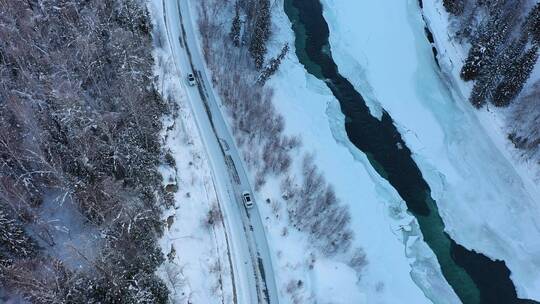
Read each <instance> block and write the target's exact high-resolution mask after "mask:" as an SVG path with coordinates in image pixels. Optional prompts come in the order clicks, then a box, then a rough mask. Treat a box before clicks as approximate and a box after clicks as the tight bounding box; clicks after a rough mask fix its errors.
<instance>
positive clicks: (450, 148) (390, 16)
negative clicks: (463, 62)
mask: <svg viewBox="0 0 540 304" xmlns="http://www.w3.org/2000/svg"><path fill="white" fill-rule="evenodd" d="M322 2H323V6H324V16H325V18H326V20H327V22H328V24H329V27H330V44H331V48H332V54H333V57H334V60H335V61H336V63H337V64H338V67H339V69H340V72H341V73H342V74H343V75H344V76H346V77H347V78H348V79H349V80H351V82H352V83H353V84H354V85H355V87H356V88H357V89H358V90H359V91H361V92H363V93H365V94H366V97H367V99H368V101H369V103H370V105H374V104H375V105H376V104H378V105H379V106H381V107H383V108H384V109H385V110H386V111H388V112H389V114H390V115H391V116H392V118H393V119H394V121H395V124H396V125H397V127H398V128H399V129H400V131H401V133H402V136H403V137H404V139H405V141H406V143H407V145H408V146H409V147H410V148H411V150H412V151H413V152H414V155H413V157H414V158H415V160H416V162H417V163H418V164H419V167H420V169H421V171H422V174H423V175H424V178H425V179H426V180H427V181H428V183H429V185H430V187H431V189H432V192H433V196H434V199H435V200H436V201H437V203H438V206H439V210H440V213H441V216H442V217H443V220H444V222H445V224H446V230H447V232H448V233H449V234H450V235H451V236H452V238H454V239H455V240H456V241H457V242H459V243H460V244H462V245H464V246H465V247H467V248H469V249H474V250H477V251H480V252H482V253H485V254H486V255H487V256H489V257H491V258H493V259H502V260H504V261H505V262H506V264H507V266H508V267H509V268H510V270H511V271H512V275H511V278H512V280H513V281H514V283H515V285H516V287H517V292H518V295H519V296H520V297H526V298H533V299H537V300H538V299H540V293H539V291H540V260H538V257H539V256H540V239H539V238H538V237H537V236H538V234H539V232H540V226H539V222H538V215H540V213H539V207H540V206H539V204H538V202H537V200H538V197H540V196H539V192H538V187H537V185H536V184H535V183H534V180H532V179H531V178H530V176H531V175H529V174H528V173H527V172H526V171H524V170H523V167H522V166H521V165H516V163H515V162H514V161H513V159H512V158H511V157H509V153H508V152H507V150H506V149H505V147H506V145H505V144H502V143H501V142H502V140H501V139H500V136H502V135H501V134H497V132H494V131H493V130H494V129H496V128H495V127H494V126H493V121H492V120H488V119H486V118H485V117H484V116H483V115H482V114H481V115H477V114H476V113H475V110H474V108H473V107H472V106H471V105H470V104H469V103H468V101H467V100H464V98H463V96H464V94H463V93H462V92H460V91H456V90H455V88H453V87H452V88H449V87H448V86H447V84H448V83H449V82H447V80H448V79H447V78H446V77H445V76H444V74H441V73H439V72H438V68H437V65H436V63H435V61H434V59H433V55H432V51H431V46H430V44H429V42H428V40H427V38H426V36H425V33H424V21H423V19H422V14H421V11H420V8H419V6H418V2H417V1H391V0H387V1H326V0H325V1H322ZM425 2H426V3H425V4H424V5H425V7H426V8H427V7H428V6H429V5H432V4H431V3H430V4H428V3H427V2H430V1H425ZM443 27H444V26H443ZM443 65H444V63H443ZM372 110H373V111H377V109H376V107H373V109H372ZM493 133H495V134H493ZM494 139H495V140H494Z"/></svg>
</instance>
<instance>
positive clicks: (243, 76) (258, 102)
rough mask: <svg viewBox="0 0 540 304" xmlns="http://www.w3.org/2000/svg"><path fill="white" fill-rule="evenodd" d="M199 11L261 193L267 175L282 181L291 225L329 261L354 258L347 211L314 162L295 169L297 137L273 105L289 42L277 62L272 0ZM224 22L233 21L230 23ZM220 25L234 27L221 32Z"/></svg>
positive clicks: (219, 84)
mask: <svg viewBox="0 0 540 304" xmlns="http://www.w3.org/2000/svg"><path fill="white" fill-rule="evenodd" d="M224 12H230V15H228V14H226V13H224ZM199 13H200V16H199V29H200V31H201V36H202V37H203V49H204V52H205V54H204V55H205V59H206V61H207V64H208V66H209V67H210V69H211V70H212V72H213V81H214V85H215V86H216V88H217V89H218V90H219V93H220V96H221V99H222V101H223V103H224V104H225V106H226V108H227V112H228V114H229V115H230V117H231V118H232V119H231V120H232V126H231V127H232V129H233V132H234V135H235V138H236V142H237V145H238V146H239V148H240V149H241V150H242V155H243V158H244V160H245V162H246V163H247V165H248V166H249V167H250V169H251V170H252V171H253V172H255V183H256V184H255V187H256V188H257V189H260V188H261V187H262V186H264V185H265V183H266V181H267V179H268V178H269V177H271V176H272V177H277V178H278V179H279V180H280V181H281V190H282V192H283V193H284V196H283V200H284V201H285V202H286V208H287V210H288V214H289V221H290V224H291V226H293V227H295V228H296V229H298V230H299V231H302V232H304V233H306V234H307V235H308V237H309V239H310V241H311V244H312V245H313V246H314V247H315V248H317V249H318V250H319V252H321V253H322V254H324V255H327V256H332V255H336V254H339V253H347V252H349V250H350V247H351V240H352V237H353V233H352V231H351V228H350V214H349V210H348V209H347V208H346V207H345V206H344V205H343V204H342V203H341V202H340V201H339V199H338V198H337V196H336V195H335V193H334V190H333V188H332V186H331V185H330V184H329V183H328V182H326V180H325V179H324V177H323V176H322V175H321V173H320V172H319V171H318V169H317V166H316V165H315V163H314V161H313V157H312V156H308V155H305V156H304V157H303V158H304V161H303V164H302V165H300V166H296V167H294V165H295V164H294V163H293V160H294V159H295V158H302V155H301V154H300V152H299V150H300V149H299V148H300V146H301V141H300V138H299V137H296V136H288V135H285V119H284V118H283V116H282V115H281V114H280V113H278V111H277V110H276V108H275V107H274V105H273V102H272V98H273V90H272V88H270V87H268V86H265V83H266V81H267V80H268V79H269V78H270V77H271V76H272V75H273V74H274V73H275V72H276V71H277V70H278V68H279V65H280V63H281V62H282V60H283V59H284V58H285V56H286V55H287V53H288V51H289V46H288V44H286V43H285V44H284V45H283V47H282V48H281V50H280V51H279V53H276V54H274V55H273V56H274V57H270V56H268V52H269V51H268V47H267V44H268V40H269V38H270V37H271V33H270V28H271V12H270V1H269V0H243V1H237V2H236V4H235V5H234V6H233V5H231V3H229V2H227V1H218V0H204V1H202V2H201V4H200V10H199ZM215 16H224V18H223V19H219V18H215ZM227 16H231V19H225V18H227ZM223 23H228V24H230V26H229V27H226V28H225V30H223V27H222V26H221V24H223ZM293 167H294V168H293ZM298 168H300V169H301V170H300V172H301V174H300V177H298V178H297V177H295V176H294V175H293V170H295V171H294V172H296V170H297V169H298Z"/></svg>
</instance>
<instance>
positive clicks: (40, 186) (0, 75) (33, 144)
mask: <svg viewBox="0 0 540 304" xmlns="http://www.w3.org/2000/svg"><path fill="white" fill-rule="evenodd" d="M151 31H152V25H151V22H150V20H149V15H148V12H147V10H146V6H145V4H144V2H141V1H136V0H84V1H83V0H28V1H12V0H0V86H1V89H0V302H6V301H10V300H12V301H17V299H18V300H24V301H26V302H30V303H39V304H43V303H45V304H46V303H165V302H166V301H167V295H168V291H167V288H166V287H165V285H164V284H163V282H161V280H160V279H159V278H158V277H157V276H156V275H155V274H154V272H155V269H156V267H157V266H158V265H159V264H160V263H161V262H162V261H163V254H162V253H161V251H160V249H159V247H158V246H157V244H156V240H157V238H158V237H159V236H160V234H161V233H162V229H163V223H161V221H160V207H161V206H163V205H166V204H169V203H170V202H171V197H170V196H169V195H167V194H166V192H165V191H164V190H163V187H162V181H161V175H160V174H159V173H158V171H157V165H159V164H160V163H162V162H163V161H164V153H163V151H162V148H161V144H160V139H159V132H160V130H161V128H162V126H161V122H160V118H161V117H162V116H163V115H165V114H167V113H168V112H169V105H168V104H167V102H165V101H164V100H163V99H162V98H161V96H160V95H159V94H158V93H157V91H156V89H155V88H154V83H153V72H152V66H153V59H152V55H151V54H152V53H151V50H152V44H151V41H152V40H151ZM141 113H145V114H144V115H141Z"/></svg>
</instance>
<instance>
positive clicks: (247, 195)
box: [242, 191, 253, 209]
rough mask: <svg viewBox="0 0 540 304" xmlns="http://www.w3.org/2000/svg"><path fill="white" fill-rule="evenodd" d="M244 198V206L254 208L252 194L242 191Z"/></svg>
mask: <svg viewBox="0 0 540 304" xmlns="http://www.w3.org/2000/svg"><path fill="white" fill-rule="evenodd" d="M242 200H243V201H244V206H245V207H246V209H251V208H253V200H252V199H251V194H250V193H249V192H247V191H244V192H242Z"/></svg>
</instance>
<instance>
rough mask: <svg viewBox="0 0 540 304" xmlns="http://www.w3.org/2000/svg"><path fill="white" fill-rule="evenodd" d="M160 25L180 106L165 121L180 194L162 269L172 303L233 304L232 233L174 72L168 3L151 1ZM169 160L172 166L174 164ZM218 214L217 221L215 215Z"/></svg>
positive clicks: (170, 94)
mask: <svg viewBox="0 0 540 304" xmlns="http://www.w3.org/2000/svg"><path fill="white" fill-rule="evenodd" d="M148 7H149V11H150V13H151V15H152V19H153V26H154V40H155V41H154V42H155V45H156V47H155V49H154V54H153V56H154V60H155V62H156V66H155V75H156V80H157V86H158V88H159V89H160V93H161V94H162V95H163V97H164V98H165V99H167V100H170V101H172V102H174V103H176V105H177V106H178V108H177V110H176V111H174V113H172V114H171V116H170V117H166V118H165V119H164V121H163V125H164V128H165V129H164V130H163V133H162V138H163V142H164V147H165V149H166V150H169V151H170V155H171V156H172V158H173V159H174V166H162V167H161V168H160V171H161V173H162V175H163V179H164V186H166V187H167V188H168V189H170V190H171V191H176V192H175V193H174V206H171V207H170V208H169V209H167V210H164V212H163V215H164V219H163V220H164V224H165V225H166V228H165V233H164V236H163V238H162V239H161V240H160V246H161V248H162V250H163V252H164V253H165V254H166V255H167V258H166V261H165V262H164V263H163V265H161V267H160V268H159V269H158V274H159V276H160V277H161V278H162V279H163V281H164V282H165V283H166V284H167V287H168V288H169V291H170V300H171V302H172V303H233V302H234V300H233V286H232V280H231V279H232V278H231V269H230V262H229V257H228V254H229V252H228V245H227V241H226V235H225V233H226V231H225V229H224V227H223V224H222V223H223V222H222V221H221V219H220V211H219V207H218V204H217V198H216V190H215V188H214V185H213V183H212V176H211V171H210V167H209V163H208V159H207V155H206V154H205V152H204V151H205V150H204V146H203V143H202V141H201V138H200V136H199V133H198V132H199V131H198V129H197V126H196V122H195V118H194V117H193V114H192V112H191V111H190V108H189V105H188V104H187V96H186V94H185V92H184V89H183V88H182V86H181V83H182V82H183V79H181V78H180V77H178V73H177V72H178V71H177V70H176V69H175V68H173V67H174V66H175V65H174V62H173V56H172V54H171V53H170V52H171V48H170V46H169V42H168V40H167V38H166V33H165V24H164V20H163V7H162V1H160V0H155V1H149V4H148ZM169 162H172V161H171V160H169ZM210 211H213V212H214V216H213V217H212V219H213V223H209V221H208V220H209V217H208V215H209V212H210Z"/></svg>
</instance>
